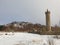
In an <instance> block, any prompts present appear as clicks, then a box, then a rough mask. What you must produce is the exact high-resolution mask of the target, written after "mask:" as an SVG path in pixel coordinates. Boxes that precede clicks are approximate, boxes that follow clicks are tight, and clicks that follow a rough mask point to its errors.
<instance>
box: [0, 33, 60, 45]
mask: <svg viewBox="0 0 60 45" xmlns="http://www.w3.org/2000/svg"><path fill="white" fill-rule="evenodd" d="M6 33H7V34H8V35H7V34H6ZM53 37H54V35H38V34H31V33H19V32H16V33H11V32H10V33H8V32H0V45H60V39H57V38H53Z"/></svg>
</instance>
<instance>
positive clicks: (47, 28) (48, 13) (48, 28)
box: [45, 9, 51, 31]
mask: <svg viewBox="0 0 60 45" xmlns="http://www.w3.org/2000/svg"><path fill="white" fill-rule="evenodd" d="M45 14H46V30H47V31H51V23H50V11H48V9H47V11H46V12H45Z"/></svg>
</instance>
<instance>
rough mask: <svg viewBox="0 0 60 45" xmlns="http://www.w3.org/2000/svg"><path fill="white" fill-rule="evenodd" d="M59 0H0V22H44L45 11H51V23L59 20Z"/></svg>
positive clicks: (56, 22)
mask: <svg viewBox="0 0 60 45" xmlns="http://www.w3.org/2000/svg"><path fill="white" fill-rule="evenodd" d="M59 4H60V1H59V0H0V24H6V23H9V22H12V21H28V22H33V23H40V24H45V11H46V9H49V10H50V11H51V25H55V24H58V23H59V20H60V5H59Z"/></svg>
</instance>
